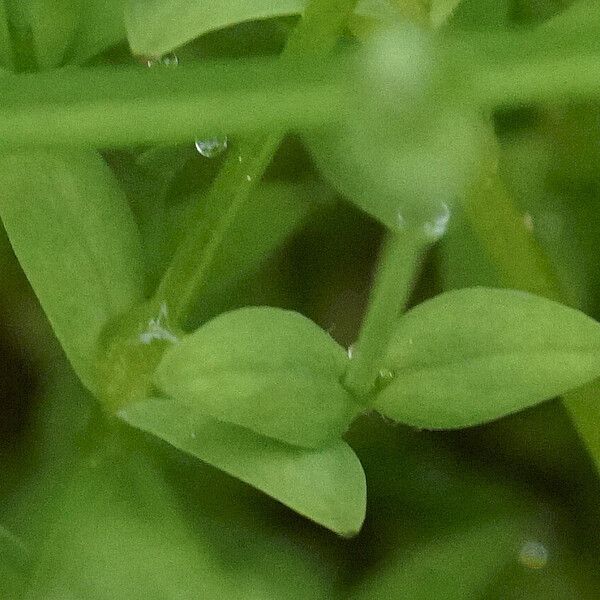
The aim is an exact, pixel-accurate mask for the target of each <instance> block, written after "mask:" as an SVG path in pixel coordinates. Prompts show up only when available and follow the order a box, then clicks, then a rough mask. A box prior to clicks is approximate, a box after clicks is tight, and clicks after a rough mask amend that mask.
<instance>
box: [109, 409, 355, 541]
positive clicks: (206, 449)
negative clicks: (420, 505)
mask: <svg viewBox="0 0 600 600" xmlns="http://www.w3.org/2000/svg"><path fill="white" fill-rule="evenodd" d="M119 416H120V417H121V419H123V420H124V421H125V422H127V423H129V424H130V425H132V426H134V427H137V428H138V429H141V430H143V431H147V432H148V433H151V434H153V435H155V436H157V437H159V438H162V439H163V440H165V441H166V442H168V443H169V444H171V445H173V446H175V447H176V448H179V449H180V450H182V451H183V452H187V453H188V454H191V455H192V456H196V457H197V458H199V459H200V460H202V461H204V462H207V463H208V464H210V465H213V466H214V467H217V468H218V469H221V470H222V471H225V472H226V473H229V474H230V475H233V476H234V477H237V478H238V479H241V480H242V481H244V482H246V483H248V484H250V485H252V486H254V487H256V488H258V489H259V490H261V491H263V492H264V493H266V494H268V495H269V496H271V497H273V498H275V499H276V500H279V501H280V502H282V503H283V504H285V505H286V506H288V507H290V508H291V509H292V510H295V511H296V512H298V513H300V514H301V515H304V516H305V517H308V518H309V519H312V520H313V521H315V522H317V523H319V524H320V525H323V526H324V527H327V528H328V529H331V530H332V531H335V532H336V533H339V534H340V535H343V536H351V535H354V534H356V533H357V532H358V530H359V529H360V527H361V525H362V522H363V519H364V517H365V510H366V483H365V476H364V473H363V470H362V467H361V465H360V462H359V460H358V458H357V457H356V455H355V454H354V452H353V451H352V449H351V448H350V447H349V446H348V445H347V444H346V443H345V442H343V441H341V440H339V441H337V442H334V443H333V444H332V445H330V446H327V447H325V448H321V449H319V450H307V449H302V448H297V447H293V446H289V445H287V444H282V443H280V442H277V441H275V440H270V439H269V438H266V437H263V436H260V435H257V434H255V433H253V432H251V431H249V430H248V429H244V428H242V427H237V426H235V425H229V424H226V423H222V422H220V421H217V420H216V419H212V418H210V417H207V416H205V415H203V414H202V413H201V412H199V411H197V410H194V409H192V408H189V407H187V406H185V405H183V404H181V403H180V402H175V401H173V400H162V399H149V400H145V401H142V402H139V403H136V404H133V405H129V406H127V407H125V408H124V409H122V410H121V412H120V414H119Z"/></svg>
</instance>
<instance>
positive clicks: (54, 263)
mask: <svg viewBox="0 0 600 600" xmlns="http://www.w3.org/2000/svg"><path fill="white" fill-rule="evenodd" d="M0 185H1V186H2V199H1V202H0V216H1V217H2V221H3V222H4V226H5V228H6V231H7V233H8V236H9V238H10V241H11V243H12V246H13V248H14V250H15V253H16V255H17V257H18V259H19V262H20V263H21V266H22V267H23V270H24V271H25V273H26V275H27V277H28V279H29V281H30V282H31V285H32V286H33V289H34V291H35V293H36V294H37V296H38V298H39V300H40V303H41V305H42V308H43V309H44V311H45V313H46V315H47V316H48V319H49V320H50V323H51V324H52V327H53V328H54V331H55V333H56V336H57V337H58V339H59V340H60V342H61V344H62V346H63V348H64V349H65V352H66V354H67V357H68V358H69V360H70V362H71V364H72V365H73V367H74V369H75V371H76V372H77V374H78V375H79V377H80V378H81V380H82V381H83V382H84V384H85V385H86V386H87V387H88V388H90V389H91V390H92V391H94V390H95V389H97V382H96V381H95V367H94V362H95V353H96V344H97V342H98V338H99V336H100V332H101V331H102V328H103V327H104V325H105V324H106V323H107V321H108V320H109V319H111V318H112V317H114V316H116V315H118V314H119V313H121V312H123V311H125V310H126V309H127V308H129V307H130V306H132V305H133V304H135V303H137V302H138V301H140V300H141V299H142V284H143V282H142V277H143V276H142V259H141V251H140V245H139V239H138V233H137V230H136V228H135V224H134V222H133V218H132V215H131V213H130V210H129V207H128V205H127V203H126V200H125V198H124V196H123V194H122V192H121V190H120V189H119V188H118V186H117V184H116V182H115V180H114V178H113V176H112V174H111V172H110V170H109V169H108V167H107V166H106V164H105V163H104V161H103V160H102V159H101V157H100V156H99V155H98V154H96V153H95V152H91V151H72V152H70V151H61V152H59V151H44V150H36V151H33V150H27V151H17V152H13V153H10V154H2V155H1V156H0Z"/></svg>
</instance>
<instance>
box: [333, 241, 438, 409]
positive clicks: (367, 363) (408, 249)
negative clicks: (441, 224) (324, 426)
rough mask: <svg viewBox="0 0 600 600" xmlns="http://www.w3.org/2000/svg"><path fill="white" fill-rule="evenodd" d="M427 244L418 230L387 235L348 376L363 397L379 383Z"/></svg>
mask: <svg viewBox="0 0 600 600" xmlns="http://www.w3.org/2000/svg"><path fill="white" fill-rule="evenodd" d="M427 244H428V241H427V240H425V238H424V236H423V234H422V232H420V231H418V230H411V229H407V230H404V231H399V232H388V233H387V234H386V238H385V240H384V244H383V248H382V251H381V257H380V259H379V265H378V268H377V273H376V275H375V282H374V285H373V289H372V291H371V299H370V302H369V308H368V310H367V314H366V316H365V319H364V322H363V325H362V327H361V330H360V334H359V337H358V341H357V343H356V345H355V348H354V349H353V351H352V356H351V360H350V366H349V367H348V370H347V372H346V375H345V379H344V383H345V385H346V386H347V387H348V388H349V389H350V390H351V391H352V392H353V393H354V394H356V396H358V397H359V398H361V397H362V398H364V397H365V396H366V395H367V394H368V393H369V392H370V391H371V390H372V389H373V386H374V385H375V382H376V380H377V376H378V375H379V370H380V368H381V359H382V357H383V355H384V353H385V352H386V350H387V347H388V344H389V341H390V339H391V336H392V334H393V331H394V327H393V325H394V323H395V321H396V318H397V317H398V315H399V313H400V312H401V310H402V308H403V307H404V306H405V305H406V302H407V301H408V297H409V294H410V292H411V289H412V283H413V279H414V276H415V271H416V269H417V266H418V264H419V261H420V258H421V256H422V254H423V251H424V250H425V247H426V246H427Z"/></svg>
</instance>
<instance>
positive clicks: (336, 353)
mask: <svg viewBox="0 0 600 600" xmlns="http://www.w3.org/2000/svg"><path fill="white" fill-rule="evenodd" d="M0 180H1V181H2V186H3V199H2V202H1V203H0V213H1V216H2V219H3V222H4V225H5V228H6V230H7V232H8V235H9V237H10V239H11V242H12V245H13V247H14V249H15V252H16V254H17V256H18V258H19V260H20V262H21V265H22V266H23V268H24V270H25V272H26V274H27V276H28V278H29V280H30V282H31V283H32V286H33V288H34V289H35V291H36V294H37V295H38V297H39V299H40V302H41V304H42V307H43V308H44V311H45V312H46V314H47V315H48V317H49V320H50V321H51V323H52V325H53V328H54V330H55V332H56V334H57V336H58V338H59V340H60V341H61V344H62V345H63V347H64V348H65V351H66V353H67V356H68V357H69V359H70V361H71V363H72V364H73V366H74V368H75V370H76V371H77V373H78V375H79V376H80V378H81V379H82V381H83V382H84V383H85V384H86V385H87V386H88V387H89V388H90V389H91V390H92V391H94V392H95V393H96V394H98V386H99V382H98V381H97V380H96V377H95V371H94V361H95V352H96V344H97V342H98V338H99V336H100V334H101V332H102V330H103V328H104V326H105V325H106V323H107V322H108V321H109V320H110V319H112V318H114V317H116V316H117V315H119V314H120V313H122V312H123V311H125V310H127V309H128V308H130V307H131V306H134V305H136V304H137V303H139V302H141V301H142V300H143V276H142V265H143V258H142V252H141V248H140V244H139V236H138V234H137V231H136V227H135V224H134V222H133V218H132V215H131V212H130V210H129V207H128V205H127V202H126V199H125V198H124V196H123V193H122V191H121V190H120V189H119V186H118V185H117V183H116V181H115V180H114V176H113V175H112V174H111V172H110V170H109V169H108V168H107V166H106V165H105V163H104V161H103V160H102V159H101V158H100V157H99V155H97V154H96V153H94V152H83V151H80V152H66V151H62V152H57V151H52V152H50V151H32V150H29V151H21V152H15V153H12V154H10V155H3V156H2V159H1V161H0ZM390 327H395V329H396V331H395V334H394V337H393V341H392V343H391V345H390V348H389V349H388V352H387V354H386V356H385V358H384V360H383V361H382V365H381V367H382V369H387V370H390V371H392V372H393V373H394V377H393V379H392V380H391V381H390V382H389V383H388V384H387V385H386V386H385V387H384V388H383V389H380V391H379V392H378V393H377V394H376V396H374V397H373V398H370V399H369V403H368V407H371V408H375V409H377V410H379V411H380V412H382V413H384V414H386V415H387V416H389V417H391V418H393V419H396V420H398V421H400V422H404V423H407V424H409V425H414V426H417V427H424V428H452V427H464V426H468V425H475V424H478V423H483V422H485V421H489V420H491V419H495V418H498V417H501V416H503V415H505V414H508V413H511V412H514V411H517V410H520V409H522V408H525V407H527V406H531V405H533V404H535V403H537V402H540V401H542V400H545V399H548V398H551V397H553V396H556V395H559V394H561V393H563V392H565V391H566V390H568V389H570V388H572V387H576V386H578V385H581V384H583V383H585V382H587V381H589V380H591V379H593V378H595V377H597V376H598V375H600V352H599V350H600V327H599V326H598V324H597V323H596V322H595V321H593V320H592V319H590V318H588V317H586V316H585V315H583V314H582V313H580V312H578V311H575V310H572V309H569V308H567V307H564V306H561V305H559V304H556V303H554V302H550V301H547V300H543V299H541V298H537V297H535V296H531V295H527V294H524V293H520V292H512V291H500V290H489V289H470V290H461V291H457V292H450V293H447V294H443V295H441V296H438V297H437V298H434V299H433V300H430V301H428V302H425V303H424V304H422V305H420V306H418V307H417V308H415V309H414V310H412V311H410V312H409V313H407V314H406V315H405V316H403V317H402V318H401V319H400V321H399V322H398V323H397V324H390ZM348 360H350V359H349V358H348V357H347V355H346V353H345V352H344V350H343V349H342V348H340V347H339V346H338V345H337V344H336V343H335V342H334V341H333V340H332V339H331V338H330V337H329V336H328V335H327V334H326V333H324V332H323V331H322V330H321V329H319V328H318V327H317V326H316V325H315V324H314V323H312V322H310V321H309V320H308V319H305V318H304V317H302V316H300V315H298V314H295V313H290V312H287V311H282V310H278V309H272V308H271V309H268V308H247V309H242V310H240V311H235V312H233V313H229V314H225V315H222V316H220V317H217V318H216V319H214V320H213V321H210V322H209V323H207V324H206V325H204V326H203V327H202V328H200V329H199V330H198V331H197V332H196V333H194V334H192V335H190V336H189V337H187V338H186V339H184V340H183V341H182V342H181V343H179V344H176V345H174V346H172V347H171V348H170V349H169V350H168V351H167V353H166V354H165V356H164V358H163V360H162V362H161V364H160V365H159V368H158V370H157V373H156V379H155V382H156V383H157V385H158V387H159V388H160V389H161V391H162V392H164V394H165V395H166V396H167V397H168V399H148V400H144V401H142V402H139V403H136V404H134V405H130V406H127V407H126V409H125V410H124V412H122V414H121V417H122V418H123V419H124V420H125V421H126V422H128V423H129V424H131V425H132V426H135V427H137V428H140V429H143V430H145V431H148V432H150V433H152V434H154V435H157V436H158V437H160V438H162V439H164V440H166V441H167V442H169V443H171V444H172V445H174V446H176V447H178V448H180V449H181V450H183V451H186V452H188V453H190V454H192V455H194V456H197V457H198V458H200V459H202V460H204V461H206V462H208V463H210V464H212V465H214V466H216V467H218V468H220V469H222V470H224V471H226V472H227V473H229V474H231V475H233V476H235V477H237V478H239V479H242V480H243V481H246V482H247V483H250V484H252V485H254V486H255V487H257V488H258V489H260V490H262V491H264V492H265V493H267V494H269V495H271V496H273V497H274V498H277V499H278V500H280V501H281V502H283V503H284V504H286V505H288V506H290V507H291V508H292V509H294V510H296V511H297V512H299V513H301V514H303V515H305V516H307V517H310V518H311V519H313V520H315V521H316V522H318V523H321V524H322V525H325V526H326V527H329V528H330V529H332V530H334V531H336V532H338V533H341V534H345V535H348V534H352V533H354V532H356V531H357V530H358V529H359V528H360V525H361V523H362V519H363V517H364V510H365V496H366V493H365V481H364V474H363V472H362V468H361V466H360V463H359V461H358V459H357V457H356V456H355V455H354V453H353V452H352V450H351V449H350V448H349V446H348V445H347V444H346V443H345V442H343V441H342V439H341V435H342V433H343V432H344V430H345V429H346V428H347V427H348V425H349V424H350V422H351V421H352V420H353V418H354V417H355V416H356V415H357V414H358V413H359V412H361V411H362V410H364V409H365V408H367V404H360V403H359V402H358V401H357V400H356V399H354V398H352V396H351V395H350V394H349V393H348V391H347V390H346V389H345V388H344V387H343V386H342V384H341V383H340V381H341V380H342V377H343V375H344V373H345V370H346V368H347V365H348Z"/></svg>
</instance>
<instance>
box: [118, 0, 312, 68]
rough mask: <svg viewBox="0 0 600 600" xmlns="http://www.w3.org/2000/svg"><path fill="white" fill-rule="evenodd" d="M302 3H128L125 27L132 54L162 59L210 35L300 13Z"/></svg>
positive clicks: (295, 0)
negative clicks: (259, 21)
mask: <svg viewBox="0 0 600 600" xmlns="http://www.w3.org/2000/svg"><path fill="white" fill-rule="evenodd" d="M303 7H304V0H279V2H273V1H272V0H253V1H252V2H246V1H245V0H228V1H226V2H214V0H171V1H170V2H164V1H163V0H129V2H128V4H127V8H126V13H125V15H126V24H127V32H128V37H129V43H130V45H131V49H132V51H133V52H134V54H140V55H143V56H161V55H162V54H164V53H166V52H169V51H171V50H173V49H175V48H177V47H178V46H181V45H183V44H185V43H187V42H189V41H190V40H193V39H194V38H197V37H199V36H201V35H203V34H205V33H207V32H209V31H214V30H216V29H222V28H224V27H229V26H230V25H234V24H236V23H241V22H244V21H252V20H255V19H268V18H272V17H282V16H286V15H293V14H297V13H299V12H300V11H301V10H302V9H303Z"/></svg>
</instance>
